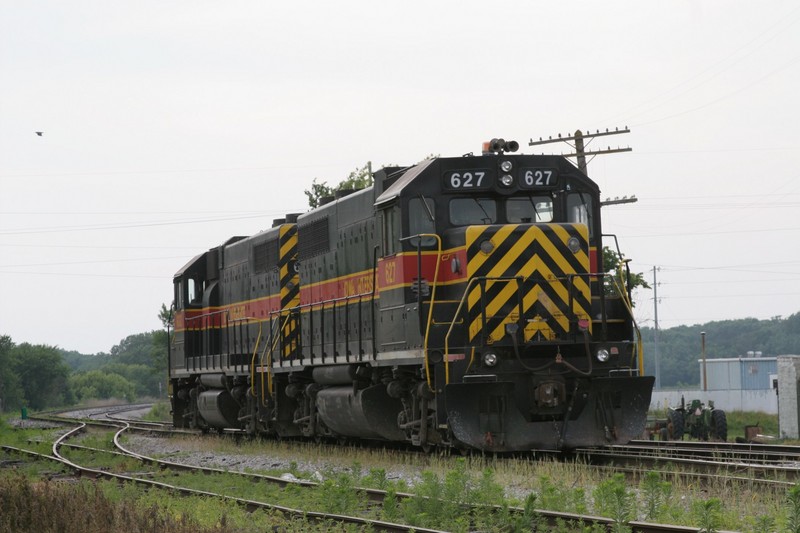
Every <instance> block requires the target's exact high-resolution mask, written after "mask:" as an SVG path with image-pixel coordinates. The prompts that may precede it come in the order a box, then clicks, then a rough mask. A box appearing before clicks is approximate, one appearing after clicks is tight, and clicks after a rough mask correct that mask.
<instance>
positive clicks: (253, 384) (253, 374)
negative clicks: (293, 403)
mask: <svg viewBox="0 0 800 533" xmlns="http://www.w3.org/2000/svg"><path fill="white" fill-rule="evenodd" d="M260 324H263V322H261V323H259V328H258V339H259V341H260V340H261V325H260ZM267 348H269V344H266V345H265V346H264V351H266V350H267ZM256 352H258V342H256V350H254V351H253V358H252V359H251V360H250V393H251V394H252V395H253V396H255V395H256ZM263 359H264V354H263V353H262V354H261V360H262V361H263ZM262 365H263V362H262ZM261 381H262V385H261V390H262V392H263V390H264V385H263V381H264V380H263V375H262V380H261Z"/></svg>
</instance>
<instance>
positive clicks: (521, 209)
mask: <svg viewBox="0 0 800 533" xmlns="http://www.w3.org/2000/svg"><path fill="white" fill-rule="evenodd" d="M506 219H507V220H508V222H521V223H523V224H530V223H532V222H551V221H552V220H553V199H552V198H551V197H549V196H525V197H523V198H509V199H508V200H506Z"/></svg>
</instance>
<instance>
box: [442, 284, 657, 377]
mask: <svg viewBox="0 0 800 533" xmlns="http://www.w3.org/2000/svg"><path fill="white" fill-rule="evenodd" d="M605 276H609V277H611V279H612V281H613V282H614V285H615V288H616V290H617V292H618V293H619V294H620V296H621V297H622V301H623V303H624V304H625V308H626V310H627V311H628V314H629V315H630V316H631V320H632V322H633V326H634V329H635V331H636V347H637V354H638V359H639V360H638V363H639V373H640V374H643V373H644V356H643V353H642V335H641V330H640V329H639V326H638V325H637V324H636V318H635V317H634V316H633V307H632V305H631V303H630V300H629V299H628V297H627V293H626V292H625V291H623V290H622V289H621V287H619V285H618V284H617V280H616V278H615V276H613V275H612V274H609V273H604V272H587V273H580V274H570V275H568V276H565V277H555V278H553V279H549V280H543V281H548V282H553V281H560V282H563V281H565V280H572V279H573V278H583V277H586V278H592V277H605ZM512 280H514V281H516V282H517V284H519V282H520V278H519V277H516V276H513V277H512V276H497V277H487V276H482V277H475V278H472V279H470V280H469V282H468V283H467V286H466V287H465V288H464V293H463V294H462V296H461V300H460V301H459V303H458V307H457V308H456V311H455V313H454V314H453V319H452V320H451V321H450V327H449V328H448V330H447V334H446V335H445V337H444V369H445V384H448V383H450V358H449V355H450V335H451V334H452V332H453V328H454V327H455V324H456V318H457V317H458V316H459V314H460V313H461V310H462V308H463V306H464V302H465V301H466V299H467V297H468V296H469V293H470V292H471V290H472V288H473V286H474V285H476V284H477V283H480V282H486V281H506V282H508V281H512ZM571 285H572V286H574V283H571ZM482 312H483V311H482ZM603 319H605V314H604V315H603Z"/></svg>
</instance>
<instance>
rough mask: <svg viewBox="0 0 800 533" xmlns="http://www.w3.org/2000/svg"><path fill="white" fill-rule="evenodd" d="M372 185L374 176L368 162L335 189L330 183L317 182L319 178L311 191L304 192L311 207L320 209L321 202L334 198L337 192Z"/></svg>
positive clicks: (315, 179) (315, 180) (314, 182)
mask: <svg viewBox="0 0 800 533" xmlns="http://www.w3.org/2000/svg"><path fill="white" fill-rule="evenodd" d="M371 185H372V174H371V173H370V163H369V162H367V163H366V164H365V165H364V166H363V167H359V168H357V169H355V170H354V171H352V172H351V173H350V175H349V176H347V178H345V179H344V180H342V181H341V182H339V184H338V185H336V186H335V187H329V186H328V182H326V181H323V182H321V183H318V182H317V178H314V181H313V182H312V183H311V189H306V190H305V191H303V192H304V193H305V195H306V196H307V197H308V205H309V206H310V207H312V208H313V207H319V204H320V200H321V199H322V198H324V197H326V196H333V195H334V194H335V193H336V191H341V190H345V189H363V188H365V187H370V186H371Z"/></svg>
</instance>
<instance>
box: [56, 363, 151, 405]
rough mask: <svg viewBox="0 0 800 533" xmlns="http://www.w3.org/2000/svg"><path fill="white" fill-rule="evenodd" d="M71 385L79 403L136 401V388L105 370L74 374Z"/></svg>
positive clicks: (117, 375) (122, 378)
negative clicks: (120, 399)
mask: <svg viewBox="0 0 800 533" xmlns="http://www.w3.org/2000/svg"><path fill="white" fill-rule="evenodd" d="M69 384H70V387H71V388H72V390H73V391H75V396H76V397H77V398H78V400H79V401H82V402H83V401H86V400H91V399H100V400H106V399H110V398H122V399H125V400H127V401H129V402H133V401H134V400H135V399H136V386H135V385H134V384H133V383H131V382H130V381H128V380H127V379H125V378H124V377H123V376H120V375H119V374H115V373H113V372H105V371H103V370H90V371H89V372H81V373H78V374H73V375H72V376H70V378H69Z"/></svg>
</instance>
